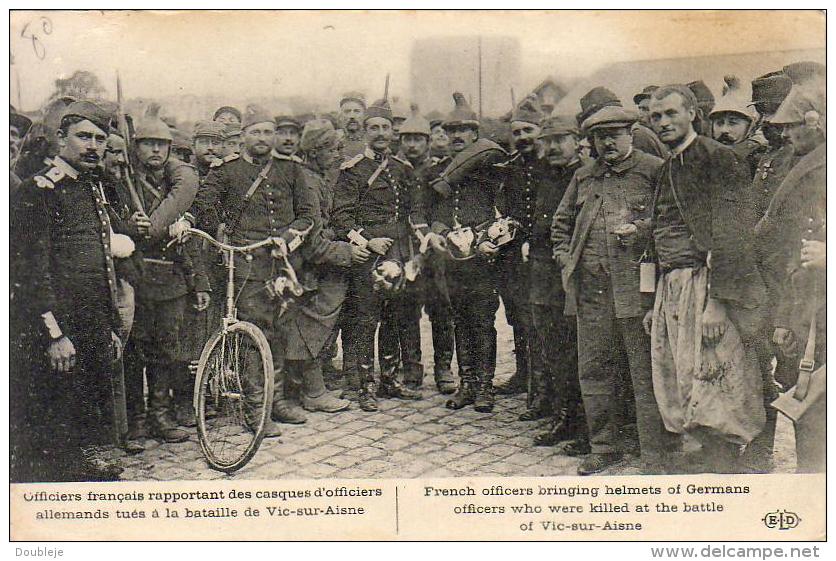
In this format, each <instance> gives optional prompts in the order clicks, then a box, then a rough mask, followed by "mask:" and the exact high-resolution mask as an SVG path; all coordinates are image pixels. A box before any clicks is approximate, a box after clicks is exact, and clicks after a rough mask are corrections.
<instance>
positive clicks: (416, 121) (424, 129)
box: [400, 106, 431, 137]
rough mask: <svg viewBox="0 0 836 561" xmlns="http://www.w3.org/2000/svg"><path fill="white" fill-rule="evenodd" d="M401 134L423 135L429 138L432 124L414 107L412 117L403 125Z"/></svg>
mask: <svg viewBox="0 0 836 561" xmlns="http://www.w3.org/2000/svg"><path fill="white" fill-rule="evenodd" d="M400 133H401V134H423V135H424V136H427V137H429V136H430V134H431V131H430V123H429V122H428V121H427V120H426V119H425V118H424V117H422V116H421V115H419V114H418V107H417V106H413V110H412V115H410V117H409V118H408V119H407V120H406V121H404V122H403V124H402V125H401V130H400Z"/></svg>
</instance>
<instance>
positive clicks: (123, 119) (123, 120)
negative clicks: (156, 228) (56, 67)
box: [116, 71, 145, 214]
mask: <svg viewBox="0 0 836 561" xmlns="http://www.w3.org/2000/svg"><path fill="white" fill-rule="evenodd" d="M116 104H117V106H118V109H117V112H116V128H117V130H118V131H119V134H120V135H121V136H122V138H124V139H125V149H124V150H123V152H122V154H123V156H124V157H125V185H127V187H128V193H130V196H131V202H132V203H133V204H134V208H135V209H137V210H139V211H140V212H142V214H145V208H144V207H143V205H142V200H141V199H140V198H139V194H138V193H137V191H136V187H134V180H133V179H134V167H133V164H132V163H131V152H133V150H132V147H133V142H132V138H131V128H130V126H129V124H128V116H127V114H126V113H125V107H124V104H123V97H122V80H121V79H120V78H119V72H118V71H117V72H116Z"/></svg>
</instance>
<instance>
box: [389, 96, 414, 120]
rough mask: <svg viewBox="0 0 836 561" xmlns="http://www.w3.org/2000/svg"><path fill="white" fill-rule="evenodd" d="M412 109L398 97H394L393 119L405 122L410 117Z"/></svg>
mask: <svg viewBox="0 0 836 561" xmlns="http://www.w3.org/2000/svg"><path fill="white" fill-rule="evenodd" d="M410 114H411V109H410V108H407V106H406V105H405V104H404V103H403V102H402V101H400V100H398V99H397V98H392V119H393V120H395V121H400V122H404V121H406V120H407V119H408V118H409V115H410Z"/></svg>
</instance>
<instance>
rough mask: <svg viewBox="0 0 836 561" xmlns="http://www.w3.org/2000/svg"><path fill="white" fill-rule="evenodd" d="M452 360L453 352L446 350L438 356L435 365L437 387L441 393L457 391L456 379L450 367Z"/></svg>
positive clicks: (434, 375) (447, 393)
mask: <svg viewBox="0 0 836 561" xmlns="http://www.w3.org/2000/svg"><path fill="white" fill-rule="evenodd" d="M452 362H453V353H449V352H444V353H442V354H439V356H438V357H437V358H436V360H435V366H434V367H433V378H434V379H435V387H436V388H437V389H438V391H439V393H442V394H444V395H450V394H451V393H453V392H455V391H456V379H455V378H454V377H453V371H452V370H451V369H450V364H451V363H452Z"/></svg>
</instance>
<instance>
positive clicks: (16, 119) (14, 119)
mask: <svg viewBox="0 0 836 561" xmlns="http://www.w3.org/2000/svg"><path fill="white" fill-rule="evenodd" d="M9 126H12V127H15V128H16V129H17V132H18V134H19V135H20V136H21V137H22V136H25V135H26V133H27V132H28V131H29V127H31V126H32V119H30V118H29V117H27V116H26V115H24V114H22V113H18V112H17V110H16V109H15V108H14V106H12V105H9Z"/></svg>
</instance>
